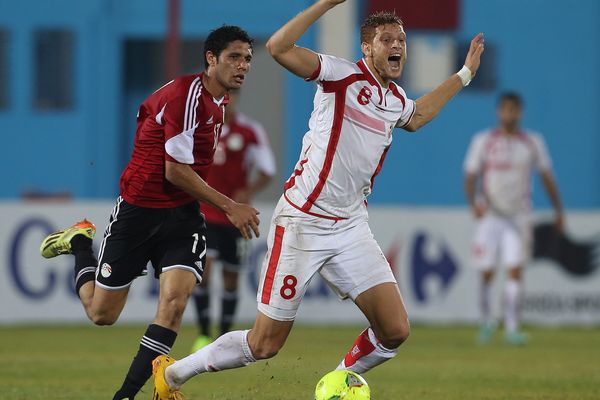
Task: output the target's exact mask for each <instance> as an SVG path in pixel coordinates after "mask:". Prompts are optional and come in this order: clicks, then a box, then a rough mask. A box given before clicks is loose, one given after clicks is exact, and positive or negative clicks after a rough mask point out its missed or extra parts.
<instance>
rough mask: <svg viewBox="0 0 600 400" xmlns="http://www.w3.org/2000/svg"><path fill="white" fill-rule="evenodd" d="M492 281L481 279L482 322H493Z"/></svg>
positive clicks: (480, 310)
mask: <svg viewBox="0 0 600 400" xmlns="http://www.w3.org/2000/svg"><path fill="white" fill-rule="evenodd" d="M491 287H492V285H491V282H485V281H483V280H482V281H481V287H480V288H479V312H480V318H481V323H483V324H487V325H490V324H492V322H493V321H492V307H491V304H490V292H491Z"/></svg>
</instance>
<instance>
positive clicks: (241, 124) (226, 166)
mask: <svg viewBox="0 0 600 400" xmlns="http://www.w3.org/2000/svg"><path fill="white" fill-rule="evenodd" d="M252 169H257V170H258V171H260V172H262V173H264V174H266V175H269V176H272V175H274V174H275V161H274V157H273V153H272V151H271V147H270V145H269V140H268V138H267V135H266V133H265V130H264V129H263V127H262V125H260V124H259V123H258V122H256V121H254V120H253V119H251V118H250V117H247V116H245V115H244V114H241V113H236V114H235V115H234V117H233V119H232V121H231V123H230V124H227V125H224V126H223V132H222V133H221V138H220V139H219V143H218V145H217V150H216V153H215V158H214V163H213V165H212V167H211V169H210V172H209V174H208V179H207V182H208V184H209V185H210V186H211V187H213V188H214V189H216V190H217V191H219V192H221V193H223V194H224V195H225V196H227V197H233V196H234V194H235V192H236V191H238V190H241V189H245V188H247V187H248V185H249V177H250V172H251V171H252ZM202 212H203V213H204V215H205V217H206V221H207V222H210V223H213V224H221V225H232V224H231V223H230V222H229V219H228V218H227V216H226V215H225V214H224V213H223V212H222V211H220V210H218V209H216V208H214V207H212V206H209V205H207V204H202Z"/></svg>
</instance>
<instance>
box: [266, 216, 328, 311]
mask: <svg viewBox="0 0 600 400" xmlns="http://www.w3.org/2000/svg"><path fill="white" fill-rule="evenodd" d="M305 228H306V227H305V225H304V224H303V223H302V222H301V221H299V219H298V218H291V217H281V218H279V217H276V218H274V219H273V222H272V224H271V229H270V231H269V235H268V237H267V244H268V248H267V252H266V254H265V258H264V261H263V266H262V269H261V274H260V278H259V287H258V292H257V302H258V310H259V311H260V312H261V313H263V314H264V315H266V316H267V317H269V318H271V319H274V320H278V321H293V320H294V318H295V317H296V314H297V311H298V307H299V306H300V302H301V301H302V298H303V297H304V294H305V293H306V289H307V287H308V285H309V283H310V281H311V279H312V277H313V276H314V275H315V273H316V272H317V271H318V270H319V269H320V268H321V266H322V265H323V264H324V262H325V260H326V259H327V257H329V253H328V251H327V250H321V249H320V244H319V241H320V238H319V237H318V236H314V235H312V234H311V233H310V232H309V229H308V228H306V229H305Z"/></svg>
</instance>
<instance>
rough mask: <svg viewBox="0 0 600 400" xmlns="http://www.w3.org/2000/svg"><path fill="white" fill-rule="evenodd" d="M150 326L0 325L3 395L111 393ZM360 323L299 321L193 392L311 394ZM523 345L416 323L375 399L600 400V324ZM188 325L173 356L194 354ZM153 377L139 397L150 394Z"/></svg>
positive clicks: (373, 381)
mask: <svg viewBox="0 0 600 400" xmlns="http://www.w3.org/2000/svg"><path fill="white" fill-rule="evenodd" d="M143 330H144V327H143V326H116V327H92V326H85V327H83V326H81V327H80V326H67V327H48V326H26V327H0V354H1V355H2V362H1V363H0V398H1V399H11V400H49V399H51V400H54V399H78V400H95V399H98V400H100V399H104V400H105V399H111V398H112V395H113V393H114V391H115V390H116V389H117V388H118V386H119V385H120V383H121V381H122V379H123V377H124V374H125V372H126V370H127V368H128V366H129V362H130V360H131V358H132V357H133V354H134V352H135V351H136V350H137V346H138V341H139V339H140V337H141V335H142V333H143ZM360 330H361V328H360V327H309V326H301V325H299V326H296V327H295V328H294V330H293V332H292V334H291V336H290V338H289V340H288V343H287V345H286V346H285V348H284V349H283V350H282V351H281V352H280V354H279V355H278V356H277V357H276V358H274V359H272V360H269V361H267V362H265V361H263V362H259V363H257V364H256V365H253V366H250V367H248V368H243V369H238V370H232V371H225V372H220V373H214V374H204V375H202V376H200V377H195V378H193V379H192V380H191V381H189V382H188V383H187V384H186V385H185V386H184V390H183V392H184V394H186V396H187V398H188V399H190V400H194V399H197V400H209V399H220V400H227V399H232V400H233V399H260V400H270V399H273V400H283V399H295V400H299V399H308V400H310V399H312V396H313V390H314V385H315V384H316V382H317V381H318V379H319V377H320V376H321V375H323V374H325V373H326V372H328V371H329V370H331V369H334V368H335V366H336V365H337V363H338V362H339V361H340V359H341V357H342V356H343V354H345V352H346V350H347V349H348V347H349V346H350V344H351V343H352V341H353V340H354V338H355V337H356V335H357V334H358V333H359V332H360ZM529 332H530V333H531V334H532V339H533V340H532V342H531V344H530V345H528V346H526V347H523V348H512V347H507V346H505V345H504V344H502V342H501V339H500V337H498V339H497V341H496V342H494V343H493V344H491V345H489V346H486V347H480V346H477V345H475V344H474V343H475V341H474V337H475V329H474V328H471V327H424V326H416V327H413V330H412V335H411V337H410V338H409V340H408V342H407V343H405V344H404V345H403V346H402V348H401V350H400V354H399V355H398V356H397V357H396V358H395V359H393V360H392V361H390V362H388V363H386V364H384V365H382V366H380V367H379V368H377V369H375V370H374V371H372V372H370V373H367V374H365V378H366V379H367V381H368V382H369V384H370V386H371V392H372V398H373V399H374V400H392V399H394V400H395V399H407V400H413V399H440V400H442V399H443V400H453V399H461V400H462V399H544V400H546V399H561V400H567V399H573V400H585V399H600V329H598V328H596V329H548V330H543V329H531V330H529ZM194 335H195V329H194V328H193V327H192V326H186V327H184V328H183V329H182V332H181V334H180V335H179V338H178V340H177V343H176V345H175V348H174V349H173V355H174V356H175V357H177V358H179V357H182V356H185V355H187V352H188V349H189V347H190V346H191V343H192V341H193V339H194ZM151 393H152V387H151V386H150V384H147V385H146V386H145V388H144V392H143V393H140V395H138V397H137V399H149V398H150V397H151Z"/></svg>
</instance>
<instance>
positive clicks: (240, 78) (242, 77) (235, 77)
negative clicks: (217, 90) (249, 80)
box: [233, 74, 246, 83]
mask: <svg viewBox="0 0 600 400" xmlns="http://www.w3.org/2000/svg"><path fill="white" fill-rule="evenodd" d="M233 78H234V79H235V81H236V82H237V83H242V82H244V79H245V78H246V76H245V75H242V74H238V75H234V76H233Z"/></svg>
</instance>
